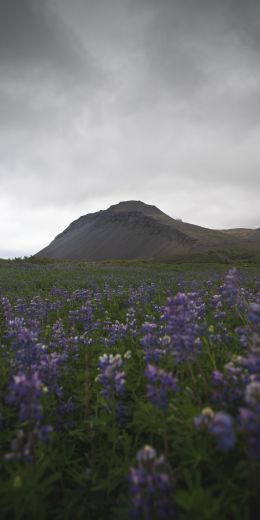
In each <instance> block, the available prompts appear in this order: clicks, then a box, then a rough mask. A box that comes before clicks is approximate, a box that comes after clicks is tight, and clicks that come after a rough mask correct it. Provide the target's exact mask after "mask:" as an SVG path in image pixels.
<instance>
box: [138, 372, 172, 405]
mask: <svg viewBox="0 0 260 520" xmlns="http://www.w3.org/2000/svg"><path fill="white" fill-rule="evenodd" d="M145 375H146V377H147V379H148V384H147V396H148V399H149V401H151V403H152V404H154V405H155V406H157V408H159V409H165V408H167V406H168V400H169V397H170V395H171V394H172V393H175V392H177V390H178V387H177V379H176V378H175V377H173V375H172V374H171V373H169V372H166V371H165V370H162V369H159V368H157V367H156V366H154V365H151V364H150V363H148V365H147V368H146V370H145Z"/></svg>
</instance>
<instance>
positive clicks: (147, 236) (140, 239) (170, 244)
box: [35, 201, 260, 260]
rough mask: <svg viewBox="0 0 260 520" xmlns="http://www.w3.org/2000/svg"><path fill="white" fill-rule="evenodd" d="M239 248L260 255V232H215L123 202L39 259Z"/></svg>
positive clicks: (77, 225) (77, 223) (70, 231)
mask: <svg viewBox="0 0 260 520" xmlns="http://www.w3.org/2000/svg"><path fill="white" fill-rule="evenodd" d="M239 229H240V231H239ZM236 248H238V249H241V248H242V249H243V248H244V249H245V250H253V251H255V250H256V251H257V252H258V250H259V252H260V229H258V228H257V229H256V230H246V231H245V229H244V228H237V229H234V230H232V229H231V230H212V229H208V228H204V227H202V226H197V225H195V224H189V223H186V222H182V221H180V220H179V219H173V218H172V217H170V216H169V215H167V214H166V213H164V212H163V211H161V210H160V209H159V208H157V207H156V206H153V205H149V204H145V203H144V202H142V201H122V202H119V203H118V204H114V205H112V206H110V207H109V208H108V209H106V210H100V211H97V212H95V213H88V214H86V215H82V216H80V217H79V218H78V219H76V220H74V221H73V222H71V223H70V224H69V226H68V227H67V228H66V229H64V231H62V232H61V233H59V234H58V235H57V236H56V237H55V238H54V240H53V241H52V242H51V243H50V244H49V245H48V246H47V247H45V248H44V249H42V250H41V251H39V252H38V253H37V254H36V255H35V256H36V257H38V258H49V259H57V260H113V259H114V260H116V259H147V258H170V257H174V256H176V255H190V254H193V253H200V252H207V251H217V250H219V251H223V252H226V251H229V250H235V249H236Z"/></svg>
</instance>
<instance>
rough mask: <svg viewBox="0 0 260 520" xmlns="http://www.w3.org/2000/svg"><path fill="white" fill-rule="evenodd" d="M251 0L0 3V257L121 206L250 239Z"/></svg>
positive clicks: (255, 60) (256, 38)
mask: <svg viewBox="0 0 260 520" xmlns="http://www.w3.org/2000/svg"><path fill="white" fill-rule="evenodd" d="M259 199H260V2H259V0H246V1H245V0H218V1H216V0H0V257H2V258H8V257H14V256H28V255H31V254H34V253H36V252H37V251H39V250H40V249H41V248H43V247H45V246H46V245H47V244H48V243H49V242H50V241H51V240H52V239H53V238H54V237H55V236H56V235H57V234H58V233H59V232H61V231H62V230H63V229H65V228H66V227H67V226H68V224H69V223H70V222H71V221H73V220H75V219H77V218H78V217H79V216H80V215H84V214H87V213H92V212H94V211H99V210H100V209H106V208H108V207H109V206H110V205H111V204H116V203H118V202H120V201H122V200H142V201H143V202H146V203H148V204H155V205H156V206H157V207H159V208H160V209H161V210H162V211H164V212H165V213H167V214H168V215H170V216H172V217H173V218H181V219H182V220H183V221H186V222H190V223H194V224H198V225H201V226H204V227H210V228H213V229H223V228H232V227H251V228H257V227H260V204H259Z"/></svg>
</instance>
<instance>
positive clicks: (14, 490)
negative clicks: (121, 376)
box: [0, 256, 260, 520]
mask: <svg viewBox="0 0 260 520" xmlns="http://www.w3.org/2000/svg"><path fill="white" fill-rule="evenodd" d="M225 262H226V260H225V261H223V262H222V263H216V257H215V256H214V257H212V258H210V259H209V258H206V259H205V263H203V264H199V265H198V264H194V265H192V266H191V265H190V264H189V263H188V262H187V263H185V264H184V263H182V262H181V259H180V261H179V262H176V263H174V264H170V263H163V264H159V263H157V262H153V263H149V262H139V263H138V262H114V263H113V262H107V263H105V262H103V263H102V262H100V263H94V262H92V263H83V262H71V263H70V262H62V263H56V262H50V261H44V260H38V259H36V258H29V259H23V260H22V259H15V260H14V261H12V262H10V261H6V262H0V295H1V296H6V297H9V299H10V301H11V303H12V304H13V306H15V305H16V304H17V299H18V298H23V299H24V300H25V301H26V303H27V305H29V304H30V301H31V299H32V298H33V297H34V296H36V295H37V296H40V297H41V298H42V299H43V300H48V301H49V302H52V303H53V302H56V301H57V299H58V297H55V296H53V293H52V292H51V289H52V288H53V287H56V288H58V289H62V290H67V291H68V293H69V294H70V299H69V297H66V296H65V297H64V298H63V299H62V298H61V304H60V306H57V308H55V307H53V308H51V310H50V311H49V312H48V313H47V314H46V315H43V316H42V317H41V318H40V326H41V335H40V341H41V342H42V343H43V344H45V345H48V344H49V342H50V338H51V334H52V326H53V324H55V323H56V322H57V320H59V319H61V320H62V322H63V325H64V329H65V333H66V334H67V333H68V330H69V329H70V327H71V325H70V316H69V312H70V311H75V310H78V309H79V307H80V306H81V305H83V303H84V304H85V303H86V302H85V301H77V300H76V299H73V298H71V294H72V293H73V291H75V290H76V289H79V288H80V289H91V290H92V289H93V287H94V289H93V292H92V304H93V314H94V318H93V320H94V322H95V324H96V325H97V326H96V327H95V328H93V329H90V331H89V332H88V334H87V336H88V339H90V340H91V344H90V345H88V346H86V344H85V343H84V341H83V339H82V335H83V333H84V330H85V329H84V326H83V325H82V323H81V322H77V323H76V324H75V326H74V329H73V334H74V336H75V337H77V338H78V341H77V347H78V349H77V351H74V349H73V345H70V350H69V352H68V359H67V361H66V364H65V365H64V366H62V368H61V370H60V374H59V385H60V386H61V387H62V389H63V391H64V395H65V398H66V399H69V398H72V401H73V403H74V409H73V411H72V412H71V415H70V419H72V421H73V426H70V425H68V426H66V424H65V423H64V424H63V425H61V426H60V427H55V428H54V432H53V434H52V435H51V441H50V443H47V444H44V443H38V445H37V447H36V453H35V457H34V460H33V461H31V462H25V461H20V462H19V461H7V460H5V459H4V455H5V454H6V453H7V452H8V450H9V447H10V442H11V440H12V439H13V438H14V434H15V433H17V431H18V430H19V427H20V426H19V423H18V420H17V414H16V411H15V409H12V408H10V407H8V406H7V405H6V395H7V394H8V385H9V382H10V377H11V374H12V363H11V361H12V356H14V353H13V352H12V349H11V348H10V345H9V342H8V340H6V338H5V334H6V324H5V322H4V317H3V311H2V309H1V308H0V343H1V351H0V417H1V423H0V427H1V435H0V456H1V465H0V511H1V513H0V517H1V519H3V520H5V519H6V520H9V519H10V520H12V519H14V520H34V519H36V518H37V520H45V519H46V520H47V519H48V520H52V519H55V520H56V519H57V520H61V519H62V520H70V519H73V520H74V519H86V518H87V519H88V518H89V519H90V520H92V519H93V520H94V519H95V520H106V519H108V520H109V519H111V520H112V519H115V520H124V519H127V518H129V513H128V511H129V498H128V484H127V475H128V472H129V468H130V467H131V466H136V452H137V451H138V450H139V449H140V448H141V447H143V446H144V445H145V444H150V445H152V446H154V447H155V448H156V450H157V452H158V453H163V452H164V453H166V451H167V453H166V454H167V457H168V462H169V464H170V466H171V471H172V480H173V483H174V497H175V503H176V506H177V513H176V515H177V518H180V519H181V520H185V519H189V520H197V519H198V520H203V519H205V520H215V519H216V520H217V519H219V518H221V519H222V520H250V519H251V518H254V514H255V513H254V512H255V511H256V510H257V507H259V506H260V502H259V496H258V491H257V485H256V482H258V481H259V477H260V473H259V466H258V465H257V464H254V463H252V462H249V461H248V459H247V454H246V451H245V448H244V446H243V445H242V444H241V445H238V447H237V448H236V450H235V451H234V452H232V453H228V454H220V453H219V452H218V451H217V449H216V445H215V443H214V440H213V439H212V437H210V435H208V434H207V433H204V432H203V433H202V432H200V431H198V430H196V429H195V428H194V422H193V421H194V417H196V416H197V415H198V414H199V413H200V411H201V409H202V408H204V407H206V406H209V405H210V395H211V392H212V384H211V373H212V371H213V370H216V369H218V370H222V369H223V367H224V365H225V364H226V363H227V362H228V361H230V359H231V358H232V355H234V354H239V355H240V354H241V353H242V349H241V347H240V345H239V341H238V338H237V335H236V333H235V329H236V327H238V326H241V325H243V324H244V323H245V316H243V315H240V314H239V313H237V312H233V311H232V312H230V313H229V314H228V313H227V316H226V318H225V319H224V325H225V327H226V328H227V330H228V334H229V342H228V343H225V342H223V343H221V344H219V345H216V344H214V341H212V339H211V335H210V330H213V329H214V328H216V327H217V324H216V323H215V321H214V317H213V314H212V312H211V310H208V311H207V315H206V320H207V325H208V329H209V330H208V331H206V332H205V334H204V336H203V338H202V353H201V355H200V356H199V357H198V358H197V359H195V360H192V361H191V362H190V361H189V362H188V361H187V362H186V361H185V362H183V363H181V364H180V365H177V364H176V363H175V362H174V360H173V359H172V358H170V357H165V359H163V360H162V362H161V367H162V368H163V369H165V370H168V371H172V372H173V374H174V375H176V376H177V378H178V384H179V392H178V393H176V395H174V396H172V397H171V399H170V403H169V406H168V407H167V409H166V411H163V412H162V411H161V410H158V409H157V408H156V407H155V406H154V405H153V404H151V403H150V402H149V401H148V399H147V393H146V383H147V382H146V379H145V377H144V369H145V362H144V355H143V349H142V348H141V347H140V336H141V334H140V331H139V335H137V336H134V335H131V334H130V333H127V334H126V335H125V336H124V337H123V338H120V337H118V338H117V339H116V340H115V342H114V343H113V344H112V345H111V346H104V341H103V340H104V337H106V333H105V332H104V331H102V328H101V324H102V323H103V321H104V319H105V316H106V315H105V313H107V314H108V315H109V319H110V320H111V322H113V323H114V322H115V321H116V320H118V321H119V322H122V323H125V320H126V313H127V311H128V310H129V307H131V306H134V308H135V311H136V314H135V318H136V323H137V328H140V326H141V325H142V324H143V323H144V322H145V321H146V320H147V319H148V318H147V316H148V317H149V316H151V315H153V313H155V311H154V309H155V308H160V306H162V305H164V304H165V303H166V299H167V296H168V295H169V294H176V292H177V291H178V290H180V287H181V288H182V287H184V289H182V290H186V287H187V290H193V289H192V287H193V284H194V283H195V284H196V288H197V289H198V290H203V291H204V292H205V294H206V296H205V299H207V298H209V297H210V295H212V294H214V290H216V288H217V287H219V284H220V283H221V282H222V281H223V273H224V272H225V271H226V269H227V265H226V264H225ZM249 262H250V259H248V263H249ZM242 265H243V261H242V260H241V266H242ZM241 276H242V277H243V281H244V285H245V286H247V287H249V288H250V287H252V288H253V287H254V286H255V283H254V282H255V279H256V278H257V277H259V271H258V270H257V268H256V267H255V266H254V265H253V264H252V265H250V266H246V267H241ZM209 278H212V279H213V286H212V288H211V289H210V290H209V291H208V292H207V289H206V287H207V281H208V280H209ZM106 283H108V284H109V286H110V294H109V295H107V294H106V290H105V285H106ZM144 283H146V284H153V283H154V284H155V285H156V288H155V290H154V293H153V294H152V296H150V295H148V296H147V298H146V299H145V298H143V299H142V297H140V298H139V297H138V296H136V300H135V301H134V303H129V301H128V299H129V294H130V293H131V294H132V293H133V292H134V290H135V289H138V287H139V286H140V285H141V284H144ZM182 284H183V285H182ZM119 286H120V290H118V287H119ZM131 291H132V292H131ZM97 293H99V294H97ZM93 294H94V295H95V296H93ZM159 318H160V312H159V311H157V314H156V317H155V319H157V322H159ZM212 327H213V329H212ZM210 328H211V329H210ZM102 341H103V343H102ZM128 351H130V352H131V357H129V359H126V360H125V365H124V367H125V370H126V372H127V380H126V388H125V392H126V393H125V396H126V397H125V404H126V405H127V406H126V408H127V409H126V417H125V423H124V424H123V425H120V424H119V423H118V421H117V420H116V411H115V409H112V411H111V410H110V412H108V410H107V408H106V402H105V399H104V398H103V397H102V396H101V395H100V384H99V382H98V380H97V376H98V369H97V367H98V360H99V357H100V356H101V355H102V354H104V353H111V354H117V353H120V354H122V355H125V354H126V353H127V352H128ZM75 352H76V354H75ZM56 404H57V397H56V396H55V395H50V394H49V393H48V392H46V395H44V396H43V398H42V406H43V409H44V416H45V419H46V424H54V425H55V424H56V423H55V421H56V415H55V414H56V412H55V410H56V408H55V406H56Z"/></svg>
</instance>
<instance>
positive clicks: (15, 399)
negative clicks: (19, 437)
mask: <svg viewBox="0 0 260 520" xmlns="http://www.w3.org/2000/svg"><path fill="white" fill-rule="evenodd" d="M42 386H43V384H42V381H41V380H40V378H39V374H38V372H33V373H32V374H25V373H18V374H17V375H15V376H14V377H13V379H12V381H11V383H10V384H9V394H8V395H7V397H6V403H7V404H10V405H13V406H16V407H17V408H18V409H19V420H20V421H21V422H23V421H32V422H35V421H39V420H41V419H42V407H41V404H40V402H39V397H40V396H41V394H42Z"/></svg>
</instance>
